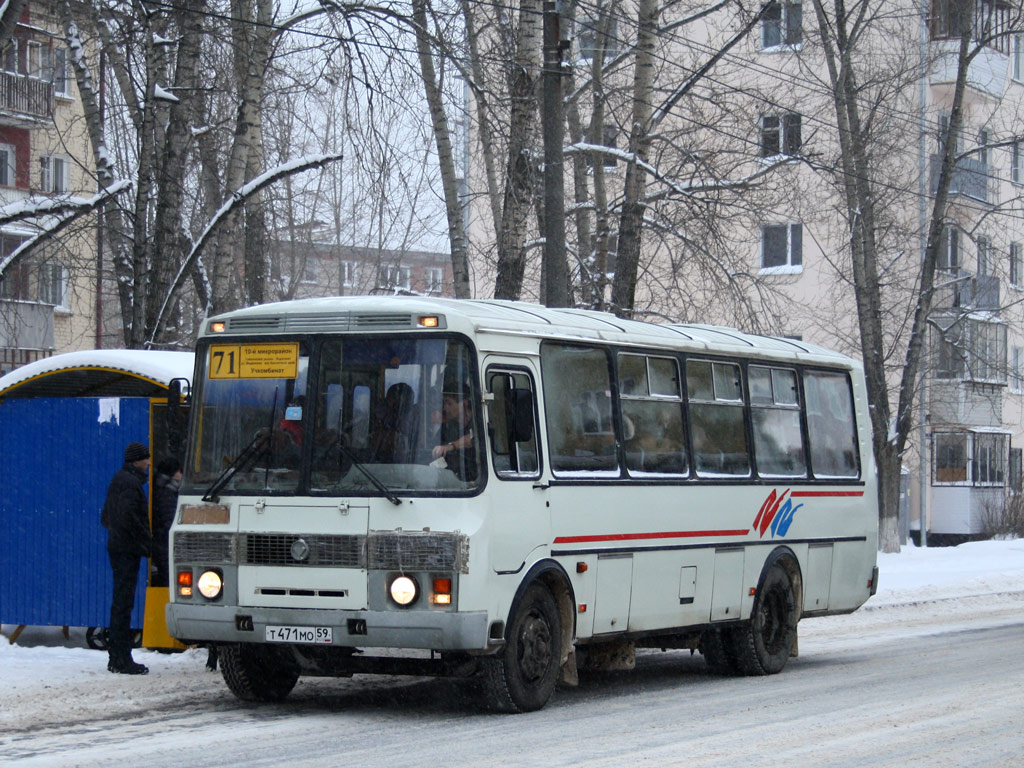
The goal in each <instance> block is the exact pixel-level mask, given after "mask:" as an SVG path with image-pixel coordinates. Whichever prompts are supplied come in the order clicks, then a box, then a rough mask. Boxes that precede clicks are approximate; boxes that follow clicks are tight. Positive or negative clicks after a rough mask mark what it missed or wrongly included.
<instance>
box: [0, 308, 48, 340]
mask: <svg viewBox="0 0 1024 768" xmlns="http://www.w3.org/2000/svg"><path fill="white" fill-rule="evenodd" d="M0 317H2V320H0V347H3V348H12V349H41V350H52V349H53V307H52V306H51V305H49V304H40V303H38V302H34V301H18V300H15V299H3V298H0Z"/></svg>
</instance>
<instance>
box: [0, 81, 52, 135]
mask: <svg viewBox="0 0 1024 768" xmlns="http://www.w3.org/2000/svg"><path fill="white" fill-rule="evenodd" d="M52 115H53V84H52V83H50V82H48V81H46V80H39V79H38V78H35V77H29V76H28V75H15V74H12V73H10V72H0V124H2V123H7V124H12V123H13V124H15V125H28V126H34V125H39V124H40V123H44V122H48V121H49V120H50V117H51V116H52Z"/></svg>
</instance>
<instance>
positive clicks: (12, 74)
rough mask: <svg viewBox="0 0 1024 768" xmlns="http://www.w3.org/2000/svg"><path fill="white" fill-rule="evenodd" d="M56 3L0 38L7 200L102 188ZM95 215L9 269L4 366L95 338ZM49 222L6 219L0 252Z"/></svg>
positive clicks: (29, 13) (2, 180)
mask: <svg viewBox="0 0 1024 768" xmlns="http://www.w3.org/2000/svg"><path fill="white" fill-rule="evenodd" d="M54 9H55V4H53V3H43V2H29V3H27V4H26V5H25V8H24V10H23V12H22V15H21V18H20V19H19V22H18V24H17V27H16V29H15V32H14V36H13V37H12V38H11V39H10V40H6V41H3V44H2V46H0V51H2V53H0V206H10V205H12V204H14V205H16V204H18V203H23V204H26V205H30V204H31V203H33V202H35V201H40V200H44V199H46V198H51V197H59V196H73V197H82V196H84V197H89V196H91V195H92V194H94V190H95V183H94V181H93V179H94V174H93V172H92V170H93V164H92V152H91V149H90V145H89V142H88V136H87V134H86V132H85V127H84V121H83V120H82V119H81V117H82V106H81V101H80V100H79V98H78V95H77V88H76V85H75V81H74V75H73V72H72V70H71V67H70V55H69V52H68V50H67V48H66V46H65V44H64V39H63V35H62V34H61V32H60V25H59V23H58V19H57V17H56V15H55V13H54ZM89 222H91V219H88V218H87V223H85V224H83V225H81V226H78V227H70V228H68V229H66V230H64V232H63V233H62V234H61V236H60V237H59V238H54V239H53V240H52V241H50V242H48V243H46V244H45V245H43V246H41V247H39V248H36V249H34V250H33V252H32V253H31V254H29V255H27V256H26V257H25V258H21V259H18V260H17V261H15V262H13V263H12V265H11V266H10V267H9V268H8V269H7V270H5V274H4V276H3V279H2V280H0V374H2V373H6V372H8V371H10V370H12V369H13V368H16V367H18V366H19V365H23V364H25V363H29V362H32V361H34V360H37V359H40V358H42V357H47V356H49V355H52V354H54V353H57V352H68V351H72V350H76V349H86V348H91V347H93V346H94V344H95V329H96V323H95V307H94V304H95V295H96V238H95V227H94V225H93V224H91V223H89ZM49 223H50V221H49V220H48V219H47V218H46V217H34V218H27V219H21V220H17V221H10V222H8V223H6V224H4V225H3V226H0V260H3V259H5V258H7V257H8V256H10V255H11V254H12V253H14V252H15V251H16V249H17V248H18V247H20V246H21V245H23V244H24V243H26V242H28V241H30V240H31V239H32V238H34V237H36V236H37V235H38V234H39V233H40V231H41V230H42V229H44V228H45V227H46V226H47V225H48V224H49Z"/></svg>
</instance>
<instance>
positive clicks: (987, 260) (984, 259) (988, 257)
mask: <svg viewBox="0 0 1024 768" xmlns="http://www.w3.org/2000/svg"><path fill="white" fill-rule="evenodd" d="M977 244H978V274H979V275H989V274H991V273H992V241H991V240H989V239H988V238H987V237H985V236H984V235H979V236H978V242H977Z"/></svg>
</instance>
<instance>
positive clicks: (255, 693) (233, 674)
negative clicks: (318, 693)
mask: <svg viewBox="0 0 1024 768" xmlns="http://www.w3.org/2000/svg"><path fill="white" fill-rule="evenodd" d="M218 648H219V653H218V661H219V663H220V670H221V674H222V675H223V676H224V682H225V683H227V686H228V688H229V689H230V690H231V692H232V693H233V694H235V696H236V697H238V698H239V699H241V700H242V701H281V700H282V699H284V698H285V697H286V696H287V695H288V694H289V693H291V691H292V688H294V687H295V683H296V682H298V680H299V668H298V665H297V664H296V663H295V661H294V660H293V659H292V658H291V657H290V656H289V655H287V653H286V652H285V651H284V649H281V648H275V647H272V646H264V645H254V644H251V643H241V644H239V645H222V646H218Z"/></svg>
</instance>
